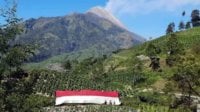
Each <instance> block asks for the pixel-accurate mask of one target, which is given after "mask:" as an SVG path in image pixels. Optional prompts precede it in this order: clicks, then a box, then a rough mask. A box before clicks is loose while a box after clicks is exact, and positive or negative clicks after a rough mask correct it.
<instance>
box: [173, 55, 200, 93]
mask: <svg viewBox="0 0 200 112" xmlns="http://www.w3.org/2000/svg"><path fill="white" fill-rule="evenodd" d="M199 72H200V65H199V63H198V62H197V61H196V60H195V58H194V57H193V56H192V55H190V56H188V57H186V58H185V59H183V61H182V62H181V63H180V65H179V66H178V69H177V71H176V72H175V74H174V76H173V77H172V79H173V80H174V81H175V82H176V83H177V84H178V87H179V88H180V89H181V90H182V93H183V94H186V95H188V96H189V97H190V96H191V94H195V95H198V96H200V94H199V91H198V90H197V89H196V88H197V87H199V86H200V77H199V76H200V74H199Z"/></svg>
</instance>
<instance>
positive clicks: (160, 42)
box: [105, 28, 200, 89]
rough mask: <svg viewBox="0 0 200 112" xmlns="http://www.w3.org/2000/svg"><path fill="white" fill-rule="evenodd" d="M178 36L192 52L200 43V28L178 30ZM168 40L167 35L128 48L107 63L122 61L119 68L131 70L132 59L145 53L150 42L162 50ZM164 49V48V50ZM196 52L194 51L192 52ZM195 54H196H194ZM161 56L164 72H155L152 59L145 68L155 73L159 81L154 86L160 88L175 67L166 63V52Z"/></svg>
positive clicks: (199, 58)
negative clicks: (193, 47) (151, 67)
mask: <svg viewBox="0 0 200 112" xmlns="http://www.w3.org/2000/svg"><path fill="white" fill-rule="evenodd" d="M176 35H177V38H178V40H179V42H181V43H182V44H183V45H184V47H185V49H186V51H187V53H186V55H187V54H191V53H192V52H191V47H192V46H193V44H194V43H198V42H200V28H193V29H189V30H186V31H181V32H177V33H176ZM166 42H167V36H162V37H160V38H158V39H155V40H152V41H149V42H146V43H144V44H143V45H139V46H137V47H135V48H131V49H128V50H123V51H121V52H119V53H117V54H114V55H112V57H111V58H109V59H107V60H106V62H105V63H107V64H110V63H113V62H114V63H115V64H117V63H120V66H119V67H118V69H119V70H120V68H121V69H122V68H123V71H126V70H129V69H130V67H131V66H133V65H132V60H133V58H134V57H135V56H137V55H145V48H146V47H147V44H148V43H154V44H155V45H157V46H159V47H160V48H161V49H162V50H163V49H164V45H165V44H166ZM163 51H164V50H163ZM192 54H194V53H192ZM194 55H195V54H194ZM160 57H161V61H160V63H161V68H162V70H163V72H162V73H155V72H153V71H152V70H150V69H149V67H148V66H149V63H150V61H146V62H144V66H145V67H144V70H145V72H146V73H150V74H155V77H157V78H158V81H156V82H155V84H154V85H153V86H155V87H157V89H160V86H158V85H160V83H159V82H160V81H162V82H163V81H164V78H166V77H167V76H170V75H171V74H172V73H173V69H171V68H169V67H167V66H166V64H165V57H166V53H165V52H162V53H161V54H160ZM195 57H196V59H197V60H200V57H199V56H195Z"/></svg>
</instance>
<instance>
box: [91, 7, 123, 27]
mask: <svg viewBox="0 0 200 112" xmlns="http://www.w3.org/2000/svg"><path fill="white" fill-rule="evenodd" d="M87 13H92V14H95V15H97V16H99V17H101V18H104V19H107V20H109V21H110V22H112V23H113V24H115V25H117V26H119V27H121V28H123V29H126V27H125V26H124V25H123V24H122V23H121V22H120V21H119V20H118V19H117V18H116V17H115V16H113V15H112V14H111V13H110V12H109V11H107V10H106V9H104V8H103V7H100V6H97V7H93V8H91V9H90V10H88V11H87Z"/></svg>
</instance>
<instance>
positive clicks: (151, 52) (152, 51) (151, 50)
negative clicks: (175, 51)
mask: <svg viewBox="0 0 200 112" xmlns="http://www.w3.org/2000/svg"><path fill="white" fill-rule="evenodd" d="M160 53H161V49H160V48H159V47H157V46H155V45H154V44H153V43H149V45H148V46H147V48H146V54H147V55H148V57H149V58H150V59H151V64H150V65H149V67H151V68H152V69H153V70H158V69H159V68H160V62H159V61H160V58H159V57H158V56H157V55H158V54H160Z"/></svg>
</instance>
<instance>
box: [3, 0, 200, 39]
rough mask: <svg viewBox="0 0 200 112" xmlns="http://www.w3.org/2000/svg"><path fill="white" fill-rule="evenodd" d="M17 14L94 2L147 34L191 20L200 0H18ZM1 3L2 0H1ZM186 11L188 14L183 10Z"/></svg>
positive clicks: (79, 8) (56, 11)
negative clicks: (183, 14)
mask: <svg viewBox="0 0 200 112" xmlns="http://www.w3.org/2000/svg"><path fill="white" fill-rule="evenodd" d="M17 1H18V15H19V17H22V18H23V19H25V20H26V19H29V18H38V17H41V16H43V17H53V16H63V15H68V14H71V13H73V12H79V13H84V12H85V11H87V10H89V9H90V8H92V7H95V6H101V7H104V8H105V9H106V10H108V11H109V12H111V13H113V15H115V16H116V17H117V18H118V19H119V20H120V21H121V22H122V23H123V24H124V25H125V26H126V27H127V28H128V29H129V30H130V31H132V32H135V33H137V34H139V35H141V36H143V37H145V38H147V39H148V38H149V37H153V38H156V37H159V36H161V35H164V34H165V30H166V27H167V25H168V24H169V22H175V23H176V26H178V23H179V22H180V21H181V20H183V21H185V22H186V21H188V20H190V13H191V11H192V10H193V9H200V0H17ZM0 6H2V0H1V1H0ZM183 11H186V16H185V17H182V16H181V13H182V12H183Z"/></svg>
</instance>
